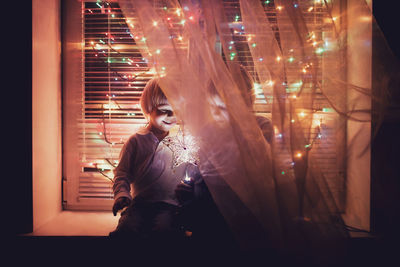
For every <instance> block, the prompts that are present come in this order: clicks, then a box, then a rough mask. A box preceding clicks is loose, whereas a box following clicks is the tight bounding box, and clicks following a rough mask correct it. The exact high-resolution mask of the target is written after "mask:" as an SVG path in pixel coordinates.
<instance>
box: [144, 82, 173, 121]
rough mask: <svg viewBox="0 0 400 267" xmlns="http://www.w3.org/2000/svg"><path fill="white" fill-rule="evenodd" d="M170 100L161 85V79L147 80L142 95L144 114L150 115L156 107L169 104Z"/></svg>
mask: <svg viewBox="0 0 400 267" xmlns="http://www.w3.org/2000/svg"><path fill="white" fill-rule="evenodd" d="M167 103H168V100H167V97H166V96H165V94H164V92H163V91H162V90H161V87H160V85H159V79H158V78H153V79H151V80H150V81H148V82H147V84H146V86H145V87H144V89H143V93H142V96H141V97H140V106H141V108H142V111H143V113H144V115H149V114H150V113H151V112H152V111H153V110H154V108H156V107H158V106H160V105H163V104H167Z"/></svg>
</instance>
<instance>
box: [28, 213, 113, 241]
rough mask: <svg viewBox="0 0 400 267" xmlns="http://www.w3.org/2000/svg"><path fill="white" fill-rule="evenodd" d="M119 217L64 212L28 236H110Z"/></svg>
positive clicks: (104, 214) (103, 214)
mask: <svg viewBox="0 0 400 267" xmlns="http://www.w3.org/2000/svg"><path fill="white" fill-rule="evenodd" d="M119 217H120V215H119V214H118V215H117V216H114V215H113V214H112V212H111V211H107V212H106V211H62V212H60V213H59V214H58V215H57V216H55V218H53V219H51V220H50V221H49V222H47V223H45V224H44V225H42V226H40V227H38V229H35V230H34V231H33V232H32V233H30V234H27V236H108V234H109V233H110V232H111V231H113V230H114V229H115V228H116V227H117V224H118V219H119Z"/></svg>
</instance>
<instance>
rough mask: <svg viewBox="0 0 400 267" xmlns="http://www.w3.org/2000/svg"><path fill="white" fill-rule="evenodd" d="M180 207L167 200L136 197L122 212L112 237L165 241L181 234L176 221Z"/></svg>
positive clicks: (111, 234)
mask: <svg viewBox="0 0 400 267" xmlns="http://www.w3.org/2000/svg"><path fill="white" fill-rule="evenodd" d="M177 209H178V207H176V206H174V205H171V204H168V203H165V202H145V201H142V200H138V199H134V200H133V202H132V204H131V205H130V206H129V207H128V208H127V209H126V210H125V211H123V212H122V213H121V218H120V219H119V222H118V225H117V228H116V229H115V231H113V232H111V233H110V237H111V238H123V239H130V240H132V241H133V240H137V241H145V242H146V241H150V240H151V241H154V240H157V241H163V240H166V241H167V240H171V238H176V237H178V236H179V228H178V227H177V225H176V223H175V215H176V213H177Z"/></svg>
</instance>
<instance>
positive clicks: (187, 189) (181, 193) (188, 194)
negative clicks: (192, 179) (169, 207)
mask: <svg viewBox="0 0 400 267" xmlns="http://www.w3.org/2000/svg"><path fill="white" fill-rule="evenodd" d="M175 195H176V198H177V199H178V201H179V203H180V204H183V203H185V202H186V201H189V200H191V199H193V198H194V190H193V186H191V185H188V184H185V183H183V182H181V183H179V184H178V185H177V187H176V188H175Z"/></svg>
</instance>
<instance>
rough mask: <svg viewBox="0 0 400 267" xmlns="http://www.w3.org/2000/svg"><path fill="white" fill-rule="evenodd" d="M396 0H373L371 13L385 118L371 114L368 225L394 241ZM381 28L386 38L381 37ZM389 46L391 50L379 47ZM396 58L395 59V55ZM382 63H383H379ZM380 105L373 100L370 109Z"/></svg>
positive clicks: (398, 205)
mask: <svg viewBox="0 0 400 267" xmlns="http://www.w3.org/2000/svg"><path fill="white" fill-rule="evenodd" d="M395 3H396V1H384V0H375V1H373V12H374V16H375V19H376V21H377V23H378V25H379V27H380V29H378V28H374V31H373V36H374V37H373V42H372V43H373V46H374V48H373V51H374V54H373V59H372V60H373V77H372V78H373V91H374V92H375V93H376V94H377V95H378V99H377V100H379V97H384V96H382V95H380V94H379V92H380V89H381V88H382V87H384V86H387V88H388V98H387V99H388V102H387V103H386V104H385V106H384V107H385V113H384V117H383V118H380V117H378V116H376V115H377V114H375V113H373V115H374V116H373V124H372V126H373V130H377V133H376V137H375V138H374V139H373V140H372V146H371V180H372V183H371V226H372V230H373V232H374V233H375V234H376V235H377V236H378V237H383V238H384V239H385V240H390V241H395V240H396V239H398V238H399V237H400V234H399V233H400V231H399V225H400V154H399V152H400V71H399V70H400V67H399V61H398V60H399V58H400V55H399V54H400V42H399V37H398V29H397V26H398V19H399V16H398V14H397V13H398V10H399V9H398V8H396V7H395V6H394V4H395ZM379 30H382V32H383V34H384V36H385V39H382V38H380V37H381V35H380V32H379ZM385 42H387V44H388V45H389V48H390V49H391V52H392V53H390V51H385V50H382V49H378V48H381V47H384V46H385ZM396 57H397V58H396ZM382 62H384V63H385V64H384V65H382V64H380V63H382ZM380 107H382V106H381V105H380V103H379V102H378V101H374V102H373V111H378V110H379V109H380Z"/></svg>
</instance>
